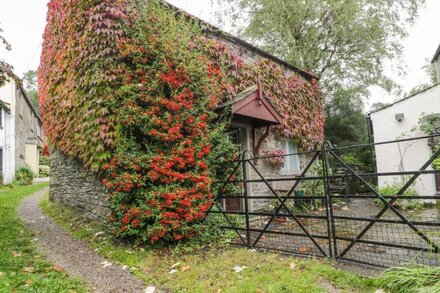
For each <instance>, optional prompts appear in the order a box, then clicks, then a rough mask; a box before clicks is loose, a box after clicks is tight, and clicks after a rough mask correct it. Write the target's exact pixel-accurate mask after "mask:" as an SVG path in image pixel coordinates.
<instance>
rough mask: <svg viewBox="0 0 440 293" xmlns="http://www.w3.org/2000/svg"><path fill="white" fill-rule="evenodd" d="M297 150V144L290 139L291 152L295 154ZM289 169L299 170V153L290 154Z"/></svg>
mask: <svg viewBox="0 0 440 293" xmlns="http://www.w3.org/2000/svg"><path fill="white" fill-rule="evenodd" d="M296 150H297V148H296V144H295V143H294V142H293V141H289V154H295V153H296ZM289 170H290V171H297V170H298V155H294V156H289Z"/></svg>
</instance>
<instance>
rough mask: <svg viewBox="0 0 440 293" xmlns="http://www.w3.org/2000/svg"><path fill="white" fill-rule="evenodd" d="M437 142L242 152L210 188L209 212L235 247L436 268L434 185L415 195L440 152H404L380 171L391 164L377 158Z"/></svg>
mask: <svg viewBox="0 0 440 293" xmlns="http://www.w3.org/2000/svg"><path fill="white" fill-rule="evenodd" d="M437 137H439V135H431V136H424V137H417V138H408V139H401V140H396V141H389V142H381V143H371V144H364V145H356V146H350V147H340V148H337V147H333V146H332V145H331V144H330V143H328V142H325V143H323V144H321V145H320V146H318V147H317V148H316V150H314V151H311V152H298V153H294V154H285V155H279V156H266V157H258V158H253V157H252V156H251V154H250V153H249V152H244V153H242V155H241V157H240V159H239V160H236V161H235V162H234V164H235V168H233V171H232V172H230V174H228V178H226V179H225V180H224V181H219V182H216V183H215V188H214V189H215V190H216V193H217V194H216V195H217V196H216V201H215V204H214V206H213V208H211V210H210V213H211V214H221V215H222V218H223V219H224V222H223V226H222V228H223V229H225V230H227V231H232V232H233V233H234V237H233V243H234V244H237V245H243V246H246V247H249V248H260V249H267V250H276V251H282V252H287V253H294V254H300V255H307V256H315V257H328V258H333V259H336V260H344V261H351V262H357V263H362V264H368V265H374V266H379V267H391V266H396V265H399V264H402V263H405V262H415V263H420V264H428V265H439V263H440V261H439V259H440V258H439V257H440V255H439V254H438V253H439V246H440V209H439V208H438V207H437V205H436V203H437V200H438V199H439V198H440V196H438V195H437V194H436V193H435V190H436V188H435V187H434V188H433V189H432V190H433V192H432V193H429V194H421V193H423V192H424V190H425V189H429V188H425V189H424V187H423V184H420V183H426V182H430V180H431V177H432V180H433V181H434V182H435V178H434V177H435V176H434V175H435V174H437V173H440V171H438V170H434V169H433V168H432V165H433V162H434V161H435V160H436V159H437V158H438V157H439V156H440V150H435V148H434V147H433V153H432V155H431V156H430V157H429V158H428V157H426V158H420V157H417V156H414V155H413V156H410V155H411V152H409V151H408V150H407V154H409V155H408V156H409V157H408V156H406V157H405V154H404V155H402V156H400V157H399V160H396V161H398V162H396V165H393V164H392V163H389V164H388V167H387V166H385V168H384V161H387V160H388V159H389V158H388V157H385V158H384V159H382V158H381V156H382V154H383V153H385V154H386V153H387V152H388V153H389V152H390V150H391V151H392V150H393V149H396V148H397V149H398V150H401V149H402V148H405V147H407V146H408V145H409V146H414V145H416V144H418V143H422V144H425V143H430V142H431V144H432V145H435V144H434V143H432V141H433V140H435V139H436V138H437ZM408 148H409V147H408ZM353 152H356V153H362V154H364V155H365V154H367V155H371V158H372V160H371V165H369V166H367V167H365V166H357V165H356V164H354V163H353V162H352V161H351V158H350V156H348V155H347V154H349V153H353ZM375 156H376V160H374V157H375ZM283 161H284V162H286V161H288V162H292V161H294V162H296V163H297V166H298V169H297V170H290V169H288V168H285V166H283V164H282V163H281V162H283ZM406 161H408V162H410V163H411V164H412V165H415V164H416V163H419V165H417V166H418V167H417V168H416V169H415V170H409V171H407V170H405V169H404V168H401V166H404V165H405V162H406ZM376 163H377V169H375V171H371V170H370V169H371V166H374V165H376ZM277 164H278V165H277ZM407 164H409V163H407ZM411 164H409V165H411ZM290 165H292V166H295V164H290ZM385 165H386V164H385ZM369 168H370V169H369ZM377 170H379V171H377ZM390 182H391V183H390ZM433 184H434V183H433ZM425 185H426V184H425ZM420 186H421V187H420ZM418 190H422V192H420V191H418ZM231 202H235V203H236V204H231ZM228 203H229V204H228ZM237 203H239V204H237Z"/></svg>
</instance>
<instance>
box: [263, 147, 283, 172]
mask: <svg viewBox="0 0 440 293" xmlns="http://www.w3.org/2000/svg"><path fill="white" fill-rule="evenodd" d="M284 155H285V153H284V151H283V150H281V149H278V150H269V151H265V152H264V156H265V157H266V158H265V159H264V160H265V161H266V162H267V163H268V164H269V165H270V166H271V167H272V168H275V169H281V168H283V167H284V164H285V163H286V158H285V156H284Z"/></svg>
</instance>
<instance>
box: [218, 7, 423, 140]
mask: <svg viewBox="0 0 440 293" xmlns="http://www.w3.org/2000/svg"><path fill="white" fill-rule="evenodd" d="M226 1H227V2H228V4H230V5H229V6H228V7H229V8H228V9H226V11H223V12H224V15H222V16H223V17H225V16H227V15H229V17H228V18H227V19H228V20H230V21H231V22H232V23H233V24H234V25H235V29H236V30H237V32H239V33H240V34H242V35H243V36H244V37H246V38H247V39H248V40H249V41H251V42H253V43H256V44H258V45H260V46H262V47H263V48H264V49H265V50H267V51H269V52H270V53H273V54H275V55H277V56H279V57H280V58H282V59H284V60H286V61H288V62H290V63H292V64H295V65H297V66H299V67H302V68H304V69H306V70H310V71H312V72H313V73H315V75H316V76H317V77H318V78H320V84H321V85H322V87H323V90H324V92H325V93H326V97H327V115H329V116H328V117H327V119H330V121H331V122H332V125H333V126H332V127H331V128H330V127H329V126H327V127H326V135H327V137H332V138H334V139H336V143H338V144H340V141H343V140H345V139H344V137H339V136H337V135H336V134H337V133H340V131H339V129H340V128H344V127H345V126H344V125H343V124H342V122H343V120H341V121H340V123H336V122H337V121H335V118H334V117H331V116H332V115H335V117H338V116H339V117H341V118H342V117H344V115H339V114H338V113H340V112H341V111H343V110H348V109H349V108H347V106H350V105H351V106H353V107H354V105H356V107H358V106H359V103H362V101H363V99H365V98H367V97H368V96H369V90H368V88H369V87H370V86H373V85H376V86H379V87H382V88H384V89H385V90H387V91H392V90H393V89H397V88H398V85H397V84H396V83H395V82H394V81H393V80H392V79H391V78H390V77H389V76H388V75H387V74H386V73H385V71H384V66H385V63H386V61H393V60H394V61H396V60H399V59H400V57H401V55H402V44H401V40H402V39H403V38H404V37H405V36H406V35H407V27H408V26H409V25H410V24H412V23H414V21H415V19H416V17H417V15H418V12H419V10H420V8H421V7H422V6H423V4H424V2H425V0H408V1H399V0H375V1H373V0H346V1H339V0H322V1H307V0H226ZM215 2H217V3H220V0H216V1H215ZM221 2H225V0H224V1H221ZM394 63H396V64H401V62H394ZM396 69H398V70H400V71H402V69H401V68H400V67H397V68H396ZM342 99H348V101H345V102H342ZM354 100H356V101H354ZM338 106H341V107H342V106H343V108H336V107H338ZM362 108H363V105H362V107H361V108H360V109H362ZM358 110H359V109H357V108H351V109H350V111H351V113H352V114H353V113H358V115H363V114H362V110H361V111H358ZM361 120H362V119H360V117H358V118H357V119H356V121H361ZM344 123H345V122H344ZM359 126H360V125H359ZM360 129H363V127H354V129H352V131H355V132H357V131H360ZM345 134H346V133H344V135H345ZM361 136H362V135H360V134H355V133H353V134H352V137H361Z"/></svg>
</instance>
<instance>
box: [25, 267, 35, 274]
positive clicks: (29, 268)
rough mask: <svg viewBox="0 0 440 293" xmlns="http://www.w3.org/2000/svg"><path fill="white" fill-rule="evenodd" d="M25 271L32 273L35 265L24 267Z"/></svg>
mask: <svg viewBox="0 0 440 293" xmlns="http://www.w3.org/2000/svg"><path fill="white" fill-rule="evenodd" d="M23 272H26V273H32V272H34V268H33V267H24V268H23Z"/></svg>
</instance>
